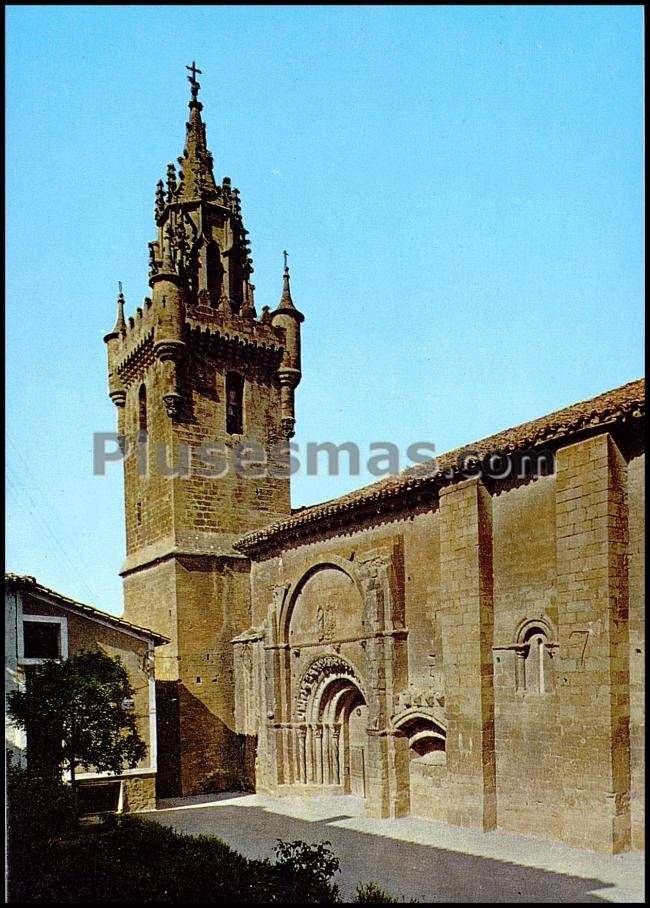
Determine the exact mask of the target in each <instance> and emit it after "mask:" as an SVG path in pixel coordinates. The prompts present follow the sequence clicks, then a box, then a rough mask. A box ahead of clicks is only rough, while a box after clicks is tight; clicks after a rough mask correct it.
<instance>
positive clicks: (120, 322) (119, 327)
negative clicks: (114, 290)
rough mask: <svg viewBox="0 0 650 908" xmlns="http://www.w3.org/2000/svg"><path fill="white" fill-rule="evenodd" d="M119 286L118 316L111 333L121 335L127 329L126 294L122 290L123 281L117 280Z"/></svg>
mask: <svg viewBox="0 0 650 908" xmlns="http://www.w3.org/2000/svg"><path fill="white" fill-rule="evenodd" d="M117 286H118V291H119V292H118V295H117V317H116V319H115V327H114V328H113V330H112V331H111V335H114V336H115V337H119V335H120V334H121V333H122V332H123V331H126V321H125V319H124V294H123V292H122V281H118V282H117Z"/></svg>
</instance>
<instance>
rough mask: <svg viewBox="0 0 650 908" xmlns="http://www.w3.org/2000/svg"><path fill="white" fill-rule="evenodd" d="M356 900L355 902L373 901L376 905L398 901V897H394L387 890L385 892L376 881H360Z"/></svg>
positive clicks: (366, 902)
mask: <svg viewBox="0 0 650 908" xmlns="http://www.w3.org/2000/svg"><path fill="white" fill-rule="evenodd" d="M354 901H355V903H364V904H368V903H371V902H373V903H374V904H376V905H378V904H382V905H388V904H389V903H390V904H394V903H397V899H394V898H393V897H392V895H388V893H387V892H384V890H383V889H382V888H381V887H380V886H378V885H377V884H376V883H359V885H358V886H357V895H356V898H355V900H354Z"/></svg>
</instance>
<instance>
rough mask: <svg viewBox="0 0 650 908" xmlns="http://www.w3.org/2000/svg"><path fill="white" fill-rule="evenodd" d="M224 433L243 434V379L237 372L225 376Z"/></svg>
mask: <svg viewBox="0 0 650 908" xmlns="http://www.w3.org/2000/svg"><path fill="white" fill-rule="evenodd" d="M226 432H227V433H228V434H229V435H242V434H243V432H244V379H243V377H242V376H241V375H238V374H237V372H228V374H227V375H226Z"/></svg>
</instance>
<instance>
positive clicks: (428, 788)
mask: <svg viewBox="0 0 650 908" xmlns="http://www.w3.org/2000/svg"><path fill="white" fill-rule="evenodd" d="M394 727H395V729H396V730H397V731H399V734H400V735H402V736H403V737H405V738H406V739H407V740H408V745H409V797H410V808H411V813H412V814H413V815H414V816H419V817H425V818H426V819H432V820H442V821H445V820H446V816H447V814H446V802H447V756H446V738H447V732H446V728H445V725H444V724H443V719H442V717H441V716H440V715H439V714H435V713H433V712H429V711H425V710H421V709H418V708H415V709H410V710H407V711H406V712H405V713H403V714H402V715H401V716H399V718H397V719H396V720H395V721H394Z"/></svg>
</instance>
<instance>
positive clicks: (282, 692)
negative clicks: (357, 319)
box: [105, 65, 645, 852]
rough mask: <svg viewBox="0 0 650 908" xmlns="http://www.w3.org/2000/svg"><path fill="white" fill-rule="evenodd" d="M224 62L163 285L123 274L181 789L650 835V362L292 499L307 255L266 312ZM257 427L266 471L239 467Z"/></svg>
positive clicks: (142, 612)
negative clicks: (502, 423) (649, 629)
mask: <svg viewBox="0 0 650 908" xmlns="http://www.w3.org/2000/svg"><path fill="white" fill-rule="evenodd" d="M198 72H199V71H198V70H197V69H196V68H195V67H194V65H193V66H192V67H191V68H190V77H189V79H190V86H191V98H190V101H189V117H188V120H187V124H186V137H185V147H184V151H183V154H182V157H180V158H178V165H179V166H178V168H176V167H175V166H174V165H173V164H170V165H169V166H168V168H167V176H166V181H165V182H163V181H160V182H159V183H158V186H157V189H156V194H155V224H156V236H155V239H154V241H153V242H151V243H150V244H149V251H150V256H149V258H150V271H149V285H150V287H151V297H150V298H146V299H145V300H144V302H143V304H142V306H141V307H138V308H137V309H136V311H135V313H134V315H132V316H130V317H126V315H125V311H124V308H125V301H124V298H123V296H122V294H121V293H120V296H119V297H118V305H117V320H116V324H115V327H114V329H113V330H112V331H111V332H110V333H109V334H107V335H106V338H105V341H106V344H107V349H108V372H109V393H110V397H111V400H112V401H113V403H114V404H115V406H116V411H117V421H118V432H119V434H120V435H121V436H122V444H123V449H124V452H125V455H126V456H125V458H124V483H125V496H124V501H125V514H126V560H125V562H124V564H123V566H122V570H121V574H122V577H123V581H124V606H125V613H124V616H125V619H126V620H128V621H129V622H132V623H133V624H136V625H140V626H145V627H151V628H154V629H155V631H156V633H157V634H159V635H162V636H163V637H164V638H166V639H168V640H169V643H166V644H164V645H160V646H158V647H156V651H155V673H156V715H157V724H158V734H157V738H158V782H157V784H158V796H159V797H169V796H173V795H192V794H199V793H203V792H215V791H224V790H237V789H239V790H241V789H246V790H257V791H262V792H266V793H272V794H276V795H277V796H282V795H283V794H303V795H305V796H310V795H318V794H322V793H336V794H345V793H349V794H352V795H355V796H357V797H359V798H364V799H365V802H366V809H367V812H368V814H369V815H370V816H374V817H400V816H404V815H407V814H412V815H416V816H419V817H424V818H430V819H434V820H437V821H442V822H445V823H449V824H452V825H459V826H467V827H473V828H475V829H479V830H490V829H494V828H499V829H504V830H510V831H514V832H520V833H526V834H530V835H535V836H542V837H547V838H552V839H559V840H562V841H564V842H567V843H570V844H573V845H576V846H580V847H585V848H592V849H599V850H605V851H610V852H611V851H614V852H616V851H621V850H626V849H628V848H630V847H633V848H640V847H642V845H643V827H644V817H643V793H644V772H643V765H644V764H643V748H644V699H643V692H644V688H643V683H644V682H643V672H644V617H643V609H644V592H643V578H644V564H643V559H644V546H643V536H644V509H643V507H644V506H643V496H644V482H643V479H644V458H645V454H644V451H645V447H644V444H645V443H644V426H645V386H644V382H643V381H635V382H631V383H629V384H627V385H624V386H623V387H620V388H616V389H614V390H612V391H608V392H606V393H604V394H601V395H599V396H598V397H595V398H593V399H591V400H588V401H584V402H582V403H578V404H574V405H572V406H569V407H567V408H566V409H564V410H560V411H558V412H555V413H552V414H550V415H548V416H543V417H541V418H540V419H536V420H533V421H532V422H529V423H526V424H524V425H521V426H517V427H516V428H513V429H510V430H508V431H505V432H501V433H499V434H497V435H494V436H491V437H489V438H486V439H482V440H480V441H477V442H476V443H475V444H473V445H468V446H467V447H466V448H463V449H461V450H458V451H453V452H450V453H449V454H446V455H444V456H443V457H440V458H438V459H437V460H436V461H435V462H433V461H432V462H431V463H430V464H422V465H419V466H418V467H414V468H412V469H410V470H408V471H406V472H404V473H401V474H399V475H395V476H391V477H388V478H386V479H383V480H381V481H379V482H376V483H374V484H373V485H370V486H368V487H366V488H362V489H360V490H358V491H356V492H353V493H351V494H348V495H344V496H342V497H341V498H338V499H335V500H332V501H328V502H326V503H324V504H321V505H315V506H312V507H307V508H301V509H298V510H295V511H292V508H291V499H290V470H289V469H288V454H287V446H288V442H289V439H290V438H291V437H292V436H293V433H294V425H295V411H294V395H295V390H296V387H297V386H298V384H299V382H300V380H301V359H300V333H301V330H302V324H303V320H304V317H303V315H302V314H301V312H300V311H299V309H298V308H297V307H296V305H295V303H294V301H293V300H292V295H291V288H290V279H289V271H288V268H287V266H286V260H285V270H284V277H283V283H282V287H281V288H280V287H279V288H278V292H279V302H278V304H277V306H276V307H275V308H274V309H273V310H270V309H269V308H268V307H264V308H263V309H262V310H261V312H260V313H258V311H257V309H256V305H255V299H254V289H255V288H254V285H253V283H252V273H253V266H252V260H251V250H250V244H249V240H248V231H247V230H246V229H245V227H244V221H243V217H242V208H241V202H240V197H239V191H238V190H237V189H236V188H235V187H234V186H233V185H232V184H231V181H230V179H229V178H228V177H224V178H223V179H222V181H221V182H220V183H218V182H217V181H216V180H215V176H214V167H213V158H212V155H211V153H210V151H209V150H208V145H207V141H206V129H205V125H204V123H203V120H202V109H203V105H202V103H201V101H199V99H198V94H199V88H200V86H199V83H198V82H197V80H196V77H197V74H198ZM448 403H449V405H450V406H451V405H453V401H449V402H448ZM248 443H255V444H257V445H261V446H262V448H263V449H264V451H265V453H266V454H267V468H266V469H265V471H264V472H263V475H262V474H260V473H255V475H254V476H251V475H249V474H248V473H247V471H246V470H245V469H233V468H232V463H233V462H235V461H236V460H237V456H238V452H240V453H241V450H242V447H245V446H246V445H247V444H248ZM215 449H219V451H220V452H221V455H222V456H224V457H225V459H226V467H227V466H228V464H230V465H231V466H230V468H224V469H218V470H217V469H216V468H215V463H216V458H215ZM187 451H189V452H191V464H190V465H189V467H187V466H186V467H184V468H181V469H175V465H176V464H177V462H179V460H180V461H183V457H184V452H187ZM161 452H162V453H161ZM170 464H171V465H172V466H171V467H170ZM217 473H218V475H217Z"/></svg>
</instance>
